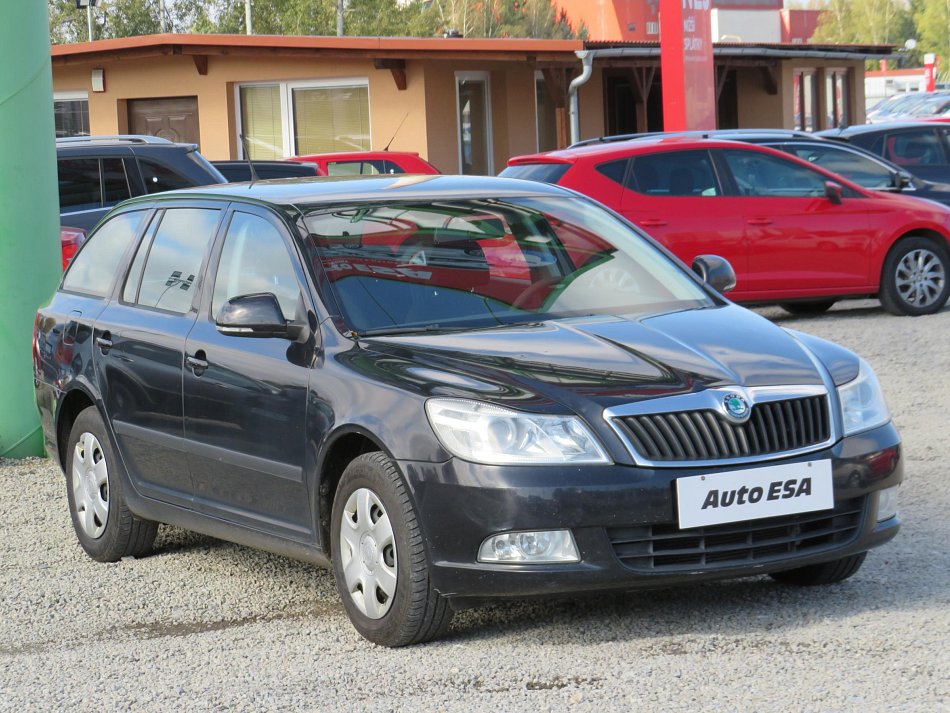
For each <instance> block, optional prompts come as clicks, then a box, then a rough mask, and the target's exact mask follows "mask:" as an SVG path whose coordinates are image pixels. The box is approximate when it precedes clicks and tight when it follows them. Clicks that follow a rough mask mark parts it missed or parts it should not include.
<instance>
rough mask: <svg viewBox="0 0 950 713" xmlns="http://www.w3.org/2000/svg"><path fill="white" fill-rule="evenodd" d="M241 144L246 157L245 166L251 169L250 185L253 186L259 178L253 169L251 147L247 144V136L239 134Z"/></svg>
mask: <svg viewBox="0 0 950 713" xmlns="http://www.w3.org/2000/svg"><path fill="white" fill-rule="evenodd" d="M240 137H241V145H242V146H243V147H244V158H246V159H247V167H248V168H249V169H251V185H252V186H253V185H254V184H255V183H257V181H258V180H259V179H258V177H257V171H255V170H254V162H253V161H251V149H250V148H249V147H248V144H247V137H246V136H245V135H244V134H240Z"/></svg>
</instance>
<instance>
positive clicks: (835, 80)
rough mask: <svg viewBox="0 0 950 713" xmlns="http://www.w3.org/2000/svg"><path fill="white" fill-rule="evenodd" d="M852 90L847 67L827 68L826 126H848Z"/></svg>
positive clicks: (830, 127)
mask: <svg viewBox="0 0 950 713" xmlns="http://www.w3.org/2000/svg"><path fill="white" fill-rule="evenodd" d="M850 99H851V97H850V91H849V84H848V70H847V69H826V70H825V113H826V115H827V116H826V122H827V123H826V125H825V126H826V128H828V129H834V128H837V127H839V126H847V125H848V124H849V123H850V121H851V116H850V112H849V111H848V105H849V103H850Z"/></svg>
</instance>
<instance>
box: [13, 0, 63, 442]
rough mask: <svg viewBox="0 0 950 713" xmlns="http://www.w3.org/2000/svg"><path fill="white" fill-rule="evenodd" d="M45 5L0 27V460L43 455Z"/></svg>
mask: <svg viewBox="0 0 950 713" xmlns="http://www.w3.org/2000/svg"><path fill="white" fill-rule="evenodd" d="M46 13H47V3H46V2H41V1H40V0H16V2H7V3H4V6H3V21H2V22H0V457H6V458H22V457H25V456H29V455H41V454H42V453H43V439H42V433H41V431H40V428H39V418H38V416H37V411H36V404H35V402H34V399H33V367H32V357H31V343H32V339H33V317H34V316H35V314H36V308H37V307H38V306H39V305H40V304H42V303H43V302H45V301H46V299H47V298H48V297H49V296H50V295H51V294H52V293H53V291H54V290H55V289H56V285H57V283H58V281H59V278H60V273H61V266H62V263H61V260H62V258H61V257H60V243H59V205H58V203H59V198H58V195H57V191H58V188H57V182H56V146H55V140H54V128H53V78H52V71H51V67H50V42H49V20H48V18H47V14H46Z"/></svg>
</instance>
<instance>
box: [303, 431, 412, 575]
mask: <svg viewBox="0 0 950 713" xmlns="http://www.w3.org/2000/svg"><path fill="white" fill-rule="evenodd" d="M373 451H382V452H383V453H385V454H386V455H387V456H388V457H389V458H392V457H393V456H392V453H391V452H390V450H389V449H388V448H387V447H386V446H385V445H384V444H383V442H382V440H380V438H379V437H378V436H376V434H374V433H372V432H370V431H369V430H367V429H365V428H362V427H359V426H347V427H343V428H340V429H339V430H338V431H336V432H335V433H334V434H333V435H332V436H331V437H330V438H329V439H327V442H326V445H325V446H324V448H323V452H322V454H321V456H320V457H319V458H318V460H317V468H316V472H317V477H316V478H315V484H316V487H315V488H314V492H315V497H314V499H315V503H314V505H315V509H314V512H315V513H316V515H317V523H316V525H317V532H318V534H319V537H320V544H321V546H322V547H323V549H324V552H325V553H326V554H327V556H328V557H330V555H331V553H330V514H331V513H332V512H333V499H334V497H335V496H336V489H337V485H339V483H340V478H342V477H343V471H344V470H346V467H347V466H348V465H349V464H350V463H351V462H352V461H353V460H354V459H355V458H357V457H359V456H361V455H363V454H364V453H371V452H373ZM331 558H332V557H331Z"/></svg>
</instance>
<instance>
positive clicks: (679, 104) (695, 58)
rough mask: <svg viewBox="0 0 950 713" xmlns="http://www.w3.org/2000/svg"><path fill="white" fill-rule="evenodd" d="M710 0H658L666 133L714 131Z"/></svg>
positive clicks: (664, 126) (714, 112)
mask: <svg viewBox="0 0 950 713" xmlns="http://www.w3.org/2000/svg"><path fill="white" fill-rule="evenodd" d="M710 5H711V0H660V74H661V76H662V81H663V128H664V129H665V130H666V131H684V130H690V129H715V128H716V73H715V70H714V68H713V55H712V31H711V27H710V21H709V14H710V11H709V8H710Z"/></svg>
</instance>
